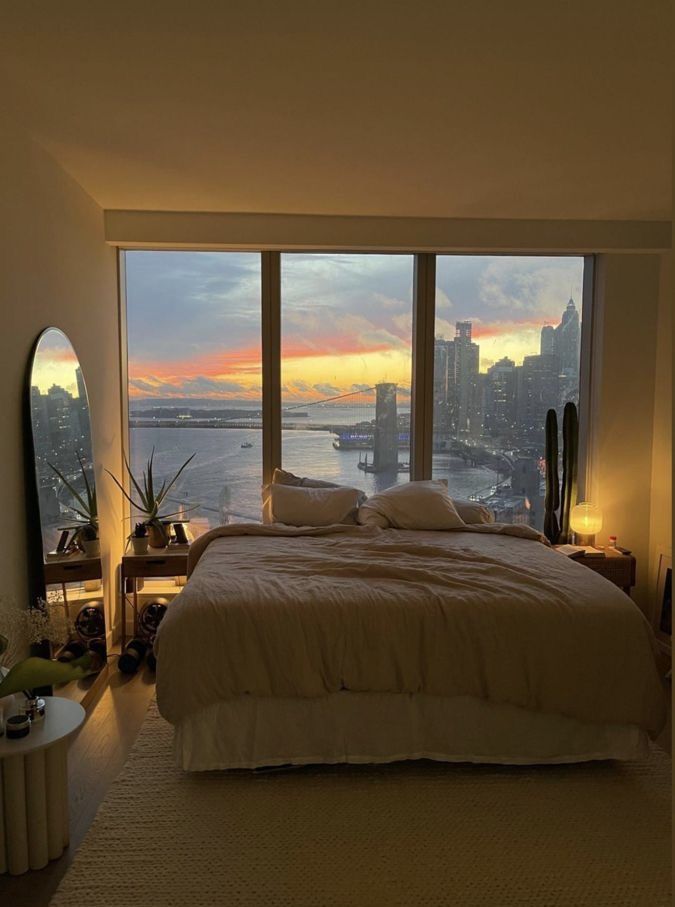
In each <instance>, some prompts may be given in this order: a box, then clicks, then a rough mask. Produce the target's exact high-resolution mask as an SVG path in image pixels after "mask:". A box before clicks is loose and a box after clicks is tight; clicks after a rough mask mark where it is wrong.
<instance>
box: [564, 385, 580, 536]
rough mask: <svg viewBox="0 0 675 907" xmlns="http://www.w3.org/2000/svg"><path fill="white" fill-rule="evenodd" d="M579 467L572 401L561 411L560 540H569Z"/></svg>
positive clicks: (577, 422)
mask: <svg viewBox="0 0 675 907" xmlns="http://www.w3.org/2000/svg"><path fill="white" fill-rule="evenodd" d="M578 468H579V419H578V417H577V408H576V406H575V405H574V403H566V404H565V411H564V412H563V475H562V494H561V498H562V502H561V505H560V541H561V542H563V543H567V542H569V540H570V512H571V510H572V508H573V507H574V505H575V504H576V502H577V474H578Z"/></svg>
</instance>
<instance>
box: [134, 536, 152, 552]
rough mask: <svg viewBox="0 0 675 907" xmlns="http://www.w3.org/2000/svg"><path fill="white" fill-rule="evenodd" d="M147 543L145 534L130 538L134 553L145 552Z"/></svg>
mask: <svg viewBox="0 0 675 907" xmlns="http://www.w3.org/2000/svg"><path fill="white" fill-rule="evenodd" d="M148 544H149V540H148V537H147V535H143V536H141V537H140V538H132V539H131V547H132V548H133V549H134V554H147V553H148Z"/></svg>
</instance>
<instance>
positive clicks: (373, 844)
mask: <svg viewBox="0 0 675 907" xmlns="http://www.w3.org/2000/svg"><path fill="white" fill-rule="evenodd" d="M670 903H671V900H670V759H669V757H668V756H667V755H666V754H665V753H663V752H661V751H660V750H657V749H656V748H655V749H654V750H653V752H652V754H651V757H650V759H649V760H648V761H646V762H643V763H638V764H631V765H622V764H613V763H595V764H588V765H572V766H555V767H536V768H531V767H527V768H522V767H521V768H504V767H486V766H469V765H440V764H435V763H430V762H417V763H403V764H397V765H390V766H379V767H371V766H360V767H351V766H341V767H312V768H303V769H299V770H289V771H286V772H280V771H276V772H270V773H267V774H257V773H251V772H230V773H226V772H209V773H206V774H195V775H190V774H186V773H183V772H181V771H179V770H178V769H176V768H175V767H174V765H173V758H172V752H171V728H170V726H169V725H168V724H166V722H164V721H163V719H162V718H161V717H160V716H159V714H158V713H157V709H156V706H155V705H154V704H153V705H151V707H150V711H149V713H148V717H147V719H146V721H145V724H144V725H143V728H142V730H141V733H140V736H139V739H138V742H137V744H136V747H135V749H134V751H133V752H132V754H131V756H130V759H129V761H128V763H127V765H126V767H125V768H124V770H123V771H122V773H121V775H120V777H119V778H118V779H117V781H116V782H115V783H114V784H113V785H112V787H111V789H110V790H109V792H108V795H107V797H106V799H105V801H104V802H103V804H102V805H101V808H100V810H99V812H98V815H97V817H96V820H95V822H94V824H93V826H92V828H91V829H90V831H89V834H88V836H87V838H86V839H85V841H84V843H83V844H82V846H81V848H80V850H79V852H78V854H77V856H76V858H75V860H74V863H73V865H72V867H71V869H70V871H69V872H68V874H67V875H66V876H65V878H64V880H63V882H62V884H61V886H60V888H59V890H58V891H57V893H56V895H55V896H54V899H53V901H52V907H57V905H58V907H85V905H86V907H91V905H92V904H98V905H102V907H118V905H119V907H135V905H143V907H179V905H180V907H183V905H190V907H202V905H203V907H207V905H208V907H213V905H221V904H222V905H227V907H239V905H247V907H248V905H256V907H258V905H261V907H262V905H293V907H296V905H297V907H305V905H307V907H324V905H325V907H333V905H334V907H352V905H354V907H357V905H358V907H371V905H373V907H375V905H378V907H379V905H387V907H396V905H405V907H408V905H410V907H418V905H419V907H427V905H438V907H440V905H453V907H455V905H457V907H464V905H466V907H479V905H480V907H485V905H496V907H511V905H521V904H523V905H525V904H541V905H547V907H548V905H551V907H553V905H569V907H586V905H588V907H602V905H608V907H609V905H611V907H622V905H625V907H636V905H643V904H644V905H648V907H659V905H664V907H665V905H669V904H670Z"/></svg>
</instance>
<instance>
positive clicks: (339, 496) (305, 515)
mask: <svg viewBox="0 0 675 907" xmlns="http://www.w3.org/2000/svg"><path fill="white" fill-rule="evenodd" d="M362 494H363V492H362V491H359V490H358V488H345V487H337V488H314V487H310V488H303V487H299V486H293V485H283V484H280V483H274V482H272V483H271V484H270V485H266V486H265V487H264V488H263V522H265V523H285V524H286V525H287V526H330V525H332V524H333V523H356V513H357V511H358V508H359V500H360V496H361V495H362Z"/></svg>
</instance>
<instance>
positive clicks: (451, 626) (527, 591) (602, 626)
mask: <svg viewBox="0 0 675 907" xmlns="http://www.w3.org/2000/svg"><path fill="white" fill-rule="evenodd" d="M512 532H515V533H516V535H512V534H509V533H512ZM242 533H246V534H242ZM518 534H520V535H526V536H530V537H528V538H522V537H518ZM532 536H534V533H532V532H530V531H526V530H525V529H521V528H519V527H500V526H499V525H498V524H492V525H491V526H489V527H486V526H480V527H471V529H470V530H467V531H451V532H418V531H405V530H394V529H386V530H380V529H371V528H365V527H329V528H327V529H318V530H316V529H315V530H297V529H295V530H293V529H282V528H281V527H278V526H271V527H264V526H236V525H235V526H228V527H223V528H222V529H220V530H215V531H214V533H210V534H209V536H208V537H205V538H204V540H203V541H202V540H200V543H197V544H196V545H195V547H194V551H193V552H192V555H191V569H193V572H192V575H191V578H190V580H189V582H188V584H187V586H186V587H185V588H184V589H183V591H182V592H181V593H180V594H179V595H178V596H177V597H176V599H175V600H174V601H173V602H172V604H171V607H170V608H169V610H168V613H167V615H166V617H165V619H164V621H163V623H162V625H161V628H160V632H159V635H158V639H157V652H158V655H159V662H158V674H157V694H158V701H159V707H160V711H161V712H162V714H163V715H164V717H165V718H167V719H168V720H169V721H171V722H173V723H176V724H177V723H179V722H180V721H181V720H182V719H183V718H184V717H185V716H187V715H189V714H192V713H195V712H197V711H198V710H200V709H201V708H203V707H205V706H208V705H210V704H212V703H214V702H218V701H220V700H225V699H231V698H234V697H238V696H242V695H247V694H248V695H252V696H284V697H286V696H292V697H293V696H296V697H317V696H323V695H325V694H327V693H333V692H336V691H338V690H344V689H346V690H351V691H372V692H409V693H417V692H424V693H428V694H432V695H442V696H460V695H461V696H476V697H480V698H484V699H487V700H490V701H492V702H496V703H510V704H512V705H517V706H521V707H524V708H527V709H533V710H535V711H540V712H547V713H553V714H560V715H566V716H570V717H574V718H577V719H580V720H582V721H588V722H595V723H602V724H623V725H625V724H633V725H637V726H638V727H640V728H643V729H644V730H646V731H648V732H649V733H650V734H651V735H656V734H658V732H659V731H660V730H661V728H662V726H663V723H664V720H665V703H664V698H663V692H662V689H661V684H660V681H659V677H658V674H657V670H656V666H655V661H654V655H653V645H652V636H651V630H650V628H649V626H648V624H647V621H646V620H645V619H644V617H643V616H642V614H641V612H640V611H639V609H638V608H637V607H636V606H635V604H633V602H632V601H631V600H630V599H629V598H628V597H627V596H626V595H624V593H623V592H621V591H620V590H619V589H618V588H617V587H615V586H613V585H612V584H610V583H609V582H608V581H606V580H604V579H603V578H602V577H600V576H598V575H597V574H595V573H593V572H592V571H591V570H589V569H588V568H586V567H583V566H582V565H580V564H576V563H574V562H573V561H570V560H568V559H567V558H565V557H564V556H563V555H560V554H558V553H556V552H555V551H553V550H551V549H550V548H548V547H547V546H545V545H543V544H541V542H540V541H537V540H535V539H534V538H532ZM195 561H197V563H196V566H195Z"/></svg>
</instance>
